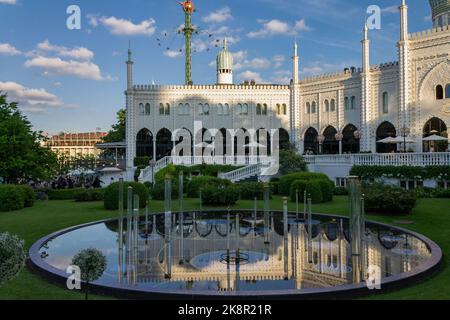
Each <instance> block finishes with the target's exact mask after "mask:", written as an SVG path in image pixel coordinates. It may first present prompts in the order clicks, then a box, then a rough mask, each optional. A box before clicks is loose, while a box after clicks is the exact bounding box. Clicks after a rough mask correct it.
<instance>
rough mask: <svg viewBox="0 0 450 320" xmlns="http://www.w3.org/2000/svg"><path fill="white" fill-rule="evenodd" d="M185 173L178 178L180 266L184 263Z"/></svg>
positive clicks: (181, 173)
mask: <svg viewBox="0 0 450 320" xmlns="http://www.w3.org/2000/svg"><path fill="white" fill-rule="evenodd" d="M183 182H184V173H183V171H181V172H180V174H179V176H178V201H179V213H178V215H179V216H178V225H179V230H180V264H183V263H184V212H183V196H184V185H183Z"/></svg>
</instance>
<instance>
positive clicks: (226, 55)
mask: <svg viewBox="0 0 450 320" xmlns="http://www.w3.org/2000/svg"><path fill="white" fill-rule="evenodd" d="M217 70H233V55H232V54H231V53H230V52H228V42H227V39H225V40H224V41H223V50H222V51H220V52H219V55H218V56H217Z"/></svg>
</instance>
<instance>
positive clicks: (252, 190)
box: [237, 182, 264, 200]
mask: <svg viewBox="0 0 450 320" xmlns="http://www.w3.org/2000/svg"><path fill="white" fill-rule="evenodd" d="M237 186H238V187H239V190H240V194H241V199H242V200H255V197H256V198H258V199H259V200H262V199H264V183H262V182H243V183H239V184H238V185H237Z"/></svg>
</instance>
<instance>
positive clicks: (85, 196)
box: [75, 189, 104, 202]
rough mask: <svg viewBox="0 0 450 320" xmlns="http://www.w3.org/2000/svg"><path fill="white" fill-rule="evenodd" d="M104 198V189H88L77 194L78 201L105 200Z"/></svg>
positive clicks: (76, 199)
mask: <svg viewBox="0 0 450 320" xmlns="http://www.w3.org/2000/svg"><path fill="white" fill-rule="evenodd" d="M103 199H104V196H103V190H102V189H86V190H84V191H82V192H80V193H77V194H76V195H75V201H76V202H92V201H103Z"/></svg>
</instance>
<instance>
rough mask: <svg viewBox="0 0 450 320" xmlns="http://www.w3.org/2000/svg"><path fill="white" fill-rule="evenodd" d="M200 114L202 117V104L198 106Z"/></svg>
mask: <svg viewBox="0 0 450 320" xmlns="http://www.w3.org/2000/svg"><path fill="white" fill-rule="evenodd" d="M198 114H199V115H200V116H202V115H203V104H201V103H199V104H198Z"/></svg>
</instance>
